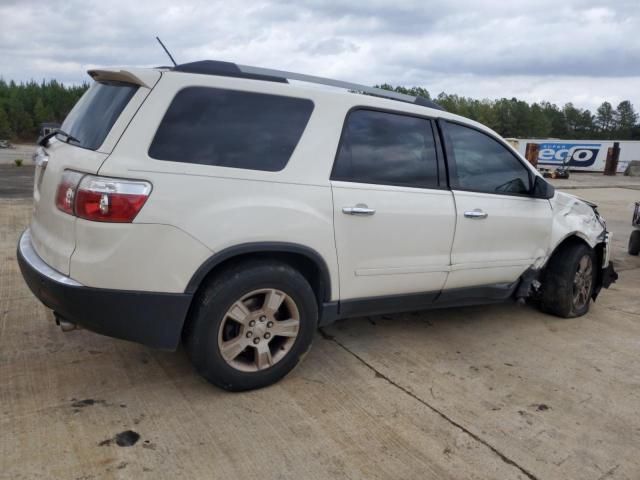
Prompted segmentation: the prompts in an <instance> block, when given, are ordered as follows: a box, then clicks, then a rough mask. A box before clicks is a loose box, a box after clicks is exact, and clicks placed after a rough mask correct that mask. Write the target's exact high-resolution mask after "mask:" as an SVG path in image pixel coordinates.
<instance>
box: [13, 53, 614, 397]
mask: <svg viewBox="0 0 640 480" xmlns="http://www.w3.org/2000/svg"><path fill="white" fill-rule="evenodd" d="M89 74H90V75H91V77H93V80H95V82H94V83H93V85H92V86H91V88H90V89H89V90H88V91H87V93H86V94H85V95H84V96H83V97H82V99H81V100H80V101H79V102H78V104H77V105H76V106H75V108H74V109H73V111H72V112H71V113H70V114H69V116H68V117H67V119H66V120H65V122H64V124H63V125H62V128H61V130H60V131H58V132H57V133H56V134H55V135H54V136H53V137H51V136H49V137H45V138H44V139H43V140H42V141H41V144H42V147H41V148H40V149H39V151H38V153H37V154H36V156H35V160H36V163H37V168H36V176H35V186H34V204H35V206H34V213H33V220H32V222H31V226H30V228H29V229H27V230H26V231H25V232H24V234H23V235H22V237H21V239H20V241H19V246H18V258H19V262H20V267H21V270H22V273H23V276H24V278H25V280H26V282H27V283H28V285H29V287H30V288H31V290H32V291H33V293H34V294H35V295H36V296H37V297H38V298H39V299H40V300H41V301H42V302H43V303H44V304H45V305H46V306H48V307H49V308H51V309H52V310H54V312H55V316H56V319H57V321H58V323H59V324H60V325H61V326H62V327H63V328H64V329H70V328H74V327H76V326H83V327H86V328H88V329H90V330H93V331H95V332H98V333H102V334H105V335H110V336H113V337H117V338H122V339H127V340H133V341H136V342H140V343H143V344H145V345H149V346H152V347H157V348H163V349H175V348H176V347H177V346H178V344H179V343H180V340H181V339H183V340H184V342H185V345H186V350H187V352H188V355H189V357H190V358H191V360H192V362H193V364H194V365H195V367H196V369H197V370H198V372H200V373H201V374H202V375H203V376H204V377H205V378H207V379H208V380H209V381H211V382H213V383H214V384H216V385H219V386H221V387H223V388H226V389H229V390H244V389H251V388H257V387H262V386H265V385H268V384H271V383H273V382H275V381H277V380H278V379H280V378H281V377H283V376H284V375H285V374H286V373H288V372H289V371H290V370H291V369H292V368H293V367H294V366H295V365H296V364H297V363H298V361H299V359H300V358H301V356H302V355H303V354H304V353H305V352H306V351H307V349H308V348H309V346H310V344H311V340H312V338H313V336H314V332H315V330H316V328H317V327H318V326H323V325H327V324H328V323H330V322H332V321H334V320H336V319H337V318H343V317H350V316H357V315H366V314H379V313H384V312H397V311H403V310H404V311H406V310H416V309H427V308H439V307H444V306H453V305H470V304H481V303H490V302H499V301H504V300H508V299H515V300H520V301H524V300H525V299H526V298H529V297H530V298H531V299H532V300H535V301H536V302H537V303H538V304H539V305H540V306H541V307H542V308H543V309H544V310H545V311H548V312H551V313H553V314H556V315H560V316H563V317H570V316H578V315H583V314H584V313H586V312H587V310H588V308H589V302H590V300H591V299H595V297H596V295H597V294H598V292H599V291H600V289H601V287H603V286H604V287H607V286H608V285H609V284H610V283H611V282H612V281H615V279H616V274H615V272H614V270H613V267H612V266H611V264H610V262H609V241H610V234H609V233H608V232H607V230H606V226H605V223H604V221H603V219H602V218H601V217H600V216H599V214H598V213H597V211H596V209H595V206H594V205H590V204H587V203H586V202H584V201H581V200H579V199H577V198H575V197H572V196H570V195H566V194H563V193H560V192H555V191H554V189H553V187H552V186H551V185H550V184H548V183H547V182H546V181H545V180H544V179H543V178H542V177H541V176H540V175H539V174H538V173H537V172H536V170H535V169H534V168H532V167H531V166H530V165H529V164H528V163H527V162H526V161H525V160H524V159H523V158H522V157H520V155H519V154H518V153H517V152H516V151H515V150H514V149H513V148H511V146H509V145H508V144H507V143H506V142H505V141H504V140H503V139H502V138H501V137H500V136H498V135H497V134H496V133H495V132H493V131H492V130H490V129H488V128H487V127H484V126H483V125H480V124H478V123H476V122H474V121H472V120H469V119H466V118H462V117H459V116H457V115H452V114H450V113H447V112H445V111H443V110H442V109H441V108H440V107H439V106H438V105H436V104H434V103H432V102H430V101H428V100H426V99H423V98H415V97H410V96H406V95H401V94H398V93H394V92H387V91H384V90H378V89H372V88H369V87H365V86H361V85H354V84H350V83H343V82H338V81H335V80H328V79H321V78H318V77H309V76H305V75H300V74H294V73H290V72H280V71H275V70H264V69H258V68H254V67H247V66H241V65H236V64H232V63H226V62H215V61H204V62H194V63H190V64H184V65H178V66H176V67H175V68H164V67H163V68H156V69H129V68H127V69H122V70H120V69H104V70H91V71H89ZM320 85H322V86H321V87H320ZM327 86H329V87H331V88H328V87H327Z"/></svg>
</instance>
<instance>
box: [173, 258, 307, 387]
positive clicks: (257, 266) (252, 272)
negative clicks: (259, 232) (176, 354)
mask: <svg viewBox="0 0 640 480" xmlns="http://www.w3.org/2000/svg"><path fill="white" fill-rule="evenodd" d="M195 301H196V304H195V306H194V309H193V312H192V315H191V318H190V324H189V326H188V329H187V331H186V334H185V345H186V350H187V354H188V355H189V357H190V359H191V362H192V363H193V365H194V366H195V368H196V370H197V371H198V373H200V375H202V376H203V377H204V378H206V379H207V380H209V381H210V382H211V383H213V384H215V385H217V386H219V387H221V388H224V389H226V390H231V391H241V390H251V389H255V388H261V387H264V386H267V385H270V384H272V383H275V382H276V381H278V380H279V379H281V378H282V377H284V376H285V375H286V374H287V373H289V371H291V370H292V369H293V368H294V367H295V366H296V365H297V364H298V362H299V360H300V358H301V356H302V355H303V354H304V353H305V352H306V351H307V350H308V349H309V347H310V345H311V340H312V339H313V335H314V332H315V329H316V326H317V321H318V306H317V302H316V297H315V295H314V293H313V290H312V289H311V286H310V285H309V283H308V282H307V280H306V279H305V278H304V276H303V275H302V274H300V273H299V272H298V271H297V270H295V269H293V268H292V267H290V266H289V265H286V264H283V263H276V262H267V261H256V262H252V263H242V264H238V265H236V266H233V267H231V268H229V269H226V270H225V271H223V272H221V273H220V274H219V275H217V276H216V277H215V278H213V279H212V280H211V281H210V282H209V283H208V284H207V285H206V286H205V287H204V290H203V291H202V292H201V294H200V295H199V296H198V298H197V299H196V300H195Z"/></svg>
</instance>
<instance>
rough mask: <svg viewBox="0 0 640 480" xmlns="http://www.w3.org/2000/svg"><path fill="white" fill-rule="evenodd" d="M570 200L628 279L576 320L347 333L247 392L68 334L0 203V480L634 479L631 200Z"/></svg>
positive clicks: (533, 314)
mask: <svg viewBox="0 0 640 480" xmlns="http://www.w3.org/2000/svg"><path fill="white" fill-rule="evenodd" d="M571 193H575V194H579V195H580V196H584V197H586V198H588V199H591V200H593V201H595V202H596V203H599V204H600V210H601V212H602V213H603V214H604V215H605V217H606V218H607V219H608V221H609V225H610V228H612V230H613V231H614V235H615V237H614V238H615V242H614V247H615V249H616V250H615V252H614V259H615V260H616V261H617V262H618V264H619V265H620V266H621V270H622V272H621V278H620V280H619V281H618V283H617V284H615V285H614V286H613V287H612V288H611V289H610V290H608V291H604V292H603V293H602V295H601V297H600V298H599V300H598V302H597V303H596V304H595V305H594V306H593V308H592V311H591V312H590V313H589V314H588V315H587V316H586V317H582V318H578V319H569V320H567V319H559V318H555V317H551V316H548V315H544V314H542V313H539V312H538V311H536V310H535V309H533V308H531V307H518V306H516V305H512V304H509V305H494V306H486V307H467V308H456V309H449V310H441V311H430V312H416V313H409V314H401V315H385V316H376V317H366V318H356V319H349V320H344V321H340V322H338V323H337V324H335V325H333V326H332V327H330V328H327V329H325V330H324V331H323V332H321V333H320V332H319V333H318V335H317V336H316V339H315V343H314V346H313V348H312V350H311V352H310V353H309V355H308V356H307V357H306V359H305V360H304V362H303V363H302V364H301V365H300V366H299V367H298V368H297V369H296V370H295V371H294V372H293V373H292V374H291V375H289V376H288V377H287V378H285V379H284V380H283V381H282V382H280V383H278V384H277V385H274V386H272V387H269V388H266V389H263V390H260V391H255V392H247V393H242V394H230V393H227V392H223V391H221V390H219V389H217V388H215V387H212V386H210V385H209V384H207V383H206V382H204V381H203V380H201V379H200V378H199V377H198V376H197V375H195V374H194V373H193V371H192V369H191V367H190V365H189V363H188V361H187V359H186V357H185V355H184V352H182V351H178V352H177V353H166V352H158V351H154V350H150V349H147V348H145V347H142V346H139V345H135V344H132V343H127V342H123V341H118V340H114V339H110V338H106V337H101V336H99V335H96V334H93V333H91V332H87V331H74V332H70V333H66V334H65V333H62V332H61V331H60V330H59V328H58V327H56V326H55V325H54V322H53V317H52V315H51V313H50V312H49V311H47V310H46V309H45V308H44V307H43V306H41V305H40V304H39V302H37V301H36V300H35V298H34V297H33V296H32V295H31V293H30V292H29V291H28V289H27V287H26V286H25V285H24V283H23V281H22V279H21V277H20V274H19V272H18V267H17V264H16V260H15V246H16V242H17V238H18V235H19V233H20V232H21V230H22V229H23V228H24V227H25V226H26V225H27V224H28V221H29V215H30V209H31V202H30V200H27V199H15V198H14V199H7V198H4V199H0V478H7V479H8V478H11V479H27V478H29V479H31V478H43V479H44V478H47V479H49V478H70V479H102V478H105V479H110V478H132V477H136V478H153V479H156V478H170V479H175V478H189V479H192V478H206V479H213V478H221V479H222V478H224V479H228V478H256V479H257V478H260V479H275V478H305V479H325V478H362V479H375V478H379V479H397V478H407V479H408V478H411V479H413V478H415V479H429V478H433V479H456V480H457V479H466V478H475V479H488V478H495V479H510V478H513V479H540V480H542V479H545V480H546V479H567V478H576V479H578V478H579V479H593V480H599V479H637V478H639V477H640V457H639V456H638V445H640V415H639V413H640V355H639V347H640V259H639V258H637V257H629V256H628V255H626V253H625V251H624V248H626V239H627V238H628V232H629V231H630V226H629V222H630V218H631V217H630V210H629V207H630V205H632V204H633V201H634V200H640V195H639V193H640V192H638V191H635V190H631V189H616V188H606V189H587V190H584V191H572V192H571ZM625 237H626V238H625Z"/></svg>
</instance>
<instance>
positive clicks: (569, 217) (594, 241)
mask: <svg viewBox="0 0 640 480" xmlns="http://www.w3.org/2000/svg"><path fill="white" fill-rule="evenodd" d="M549 201H550V203H551V209H552V211H553V220H552V227H551V238H550V241H549V250H548V251H547V254H546V255H545V256H544V257H539V258H537V259H536V261H535V262H534V263H533V264H532V265H531V266H530V267H529V268H528V269H527V270H526V271H525V272H524V273H523V274H522V276H521V281H520V284H519V285H518V288H517V290H516V294H515V296H516V298H517V299H518V301H520V302H522V301H524V299H525V298H526V297H528V296H530V295H531V294H532V293H533V292H535V291H537V290H538V289H539V288H540V281H539V277H540V274H541V272H542V270H543V268H544V266H545V264H546V263H547V261H548V260H549V259H550V258H551V255H552V254H553V252H554V251H555V249H556V248H557V247H558V245H560V243H562V241H563V240H565V239H566V238H569V237H571V236H576V237H580V238H581V239H583V240H584V241H585V242H587V243H588V244H589V246H590V247H591V248H594V247H595V246H596V245H598V244H600V243H603V242H605V240H606V239H607V235H608V236H609V240H610V238H611V234H610V233H609V232H607V225H606V223H605V221H604V219H603V218H602V217H601V216H600V215H599V214H598V211H597V209H596V205H595V204H593V203H591V202H588V201H586V200H582V199H580V198H578V197H576V196H574V195H570V194H568V193H564V192H559V191H557V190H556V193H555V195H554V197H553V198H552V199H550V200H549ZM602 260H603V262H602V265H601V266H600V267H601V268H602V269H605V268H606V267H608V264H609V252H608V251H606V249H605V251H604V256H603V259H602ZM614 275H615V274H614ZM600 277H601V275H600V276H599V278H600ZM616 278H617V276H616ZM612 281H615V278H612ZM599 284H600V285H601V284H602V282H601V281H599ZM605 286H608V283H607V285H605ZM599 290H600V288H599V287H597V291H596V292H595V295H597V292H598V291H599ZM594 298H595V296H594Z"/></svg>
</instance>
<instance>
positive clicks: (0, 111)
mask: <svg viewBox="0 0 640 480" xmlns="http://www.w3.org/2000/svg"><path fill="white" fill-rule="evenodd" d="M87 88H89V85H88V84H86V83H84V84H82V85H64V84H62V83H60V82H58V81H56V80H49V81H47V82H45V81H42V82H41V83H37V82H34V81H31V82H26V83H16V82H14V81H10V82H6V81H5V80H3V79H2V78H0V139H12V140H35V138H36V137H37V135H38V129H39V126H40V124H41V123H43V122H57V123H62V121H63V120H64V118H65V117H66V116H67V114H68V113H69V111H71V108H72V107H73V106H74V105H75V103H76V102H77V101H78V99H79V98H80V97H81V96H82V94H83V93H84V92H85V91H86V90H87Z"/></svg>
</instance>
